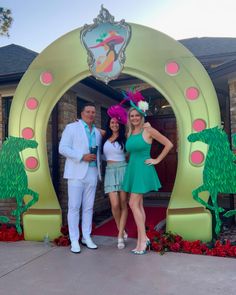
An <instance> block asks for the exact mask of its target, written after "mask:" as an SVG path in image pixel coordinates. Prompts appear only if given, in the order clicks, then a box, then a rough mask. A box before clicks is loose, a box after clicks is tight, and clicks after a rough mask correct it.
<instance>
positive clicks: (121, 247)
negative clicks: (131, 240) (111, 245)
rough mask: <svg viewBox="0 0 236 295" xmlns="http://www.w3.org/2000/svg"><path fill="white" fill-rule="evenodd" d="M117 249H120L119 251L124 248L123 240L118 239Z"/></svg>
mask: <svg viewBox="0 0 236 295" xmlns="http://www.w3.org/2000/svg"><path fill="white" fill-rule="evenodd" d="M117 248H118V249H120V250H121V249H124V248H125V242H124V239H122V238H119V239H118V243H117Z"/></svg>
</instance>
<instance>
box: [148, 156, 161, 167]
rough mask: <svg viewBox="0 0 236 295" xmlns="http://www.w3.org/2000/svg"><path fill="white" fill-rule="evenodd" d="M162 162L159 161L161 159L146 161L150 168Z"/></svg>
mask: <svg viewBox="0 0 236 295" xmlns="http://www.w3.org/2000/svg"><path fill="white" fill-rule="evenodd" d="M159 162H160V161H159V159H152V158H151V159H147V160H146V161H145V164H147V165H149V166H151V165H156V164H158V163H159Z"/></svg>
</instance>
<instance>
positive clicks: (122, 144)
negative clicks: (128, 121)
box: [102, 117, 126, 153]
mask: <svg viewBox="0 0 236 295" xmlns="http://www.w3.org/2000/svg"><path fill="white" fill-rule="evenodd" d="M111 119H112V118H110V117H109V118H108V120H107V124H106V134H105V136H104V137H103V140H102V153H103V147H104V144H105V142H106V141H107V140H108V139H109V138H110V137H111V136H112V130H111V128H110V122H111ZM118 124H119V135H118V137H117V138H116V140H115V141H117V142H118V143H119V145H120V147H121V149H124V150H125V142H126V137H125V125H123V124H120V123H118ZM115 141H114V142H115Z"/></svg>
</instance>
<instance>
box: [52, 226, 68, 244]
mask: <svg viewBox="0 0 236 295" xmlns="http://www.w3.org/2000/svg"><path fill="white" fill-rule="evenodd" d="M61 233H62V235H61V236H60V237H58V238H56V239H54V241H53V242H54V244H55V245H57V246H62V247H66V246H69V245H70V239H69V230H68V226H67V225H65V226H62V228H61Z"/></svg>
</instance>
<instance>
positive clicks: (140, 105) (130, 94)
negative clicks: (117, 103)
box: [123, 87, 149, 117]
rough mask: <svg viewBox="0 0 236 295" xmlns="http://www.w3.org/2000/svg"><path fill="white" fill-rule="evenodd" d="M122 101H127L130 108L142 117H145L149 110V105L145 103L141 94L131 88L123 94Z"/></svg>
mask: <svg viewBox="0 0 236 295" xmlns="http://www.w3.org/2000/svg"><path fill="white" fill-rule="evenodd" d="M123 95H124V100H128V101H129V103H130V105H131V107H133V108H135V109H136V110H137V111H138V112H139V113H140V114H141V115H143V116H144V117H146V116H147V114H146V111H147V110H148V109H149V104H148V103H147V102H146V101H145V98H144V96H143V95H142V93H141V92H139V91H137V90H135V88H134V87H133V88H132V89H131V90H128V91H127V92H123Z"/></svg>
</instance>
